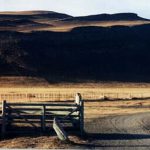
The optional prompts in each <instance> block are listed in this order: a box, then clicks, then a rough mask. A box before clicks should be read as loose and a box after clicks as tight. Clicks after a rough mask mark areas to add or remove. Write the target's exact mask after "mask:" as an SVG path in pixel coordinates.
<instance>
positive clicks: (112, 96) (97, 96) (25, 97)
mask: <svg viewBox="0 0 150 150" xmlns="http://www.w3.org/2000/svg"><path fill="white" fill-rule="evenodd" d="M75 94H76V93H73V92H60V91H56V92H49V93H7V94H4V93H1V94H0V101H2V100H7V101H10V102H11V101H12V102H35V101H62V100H65V101H66V100H74V95H75ZM81 95H82V97H83V99H86V100H116V99H118V100H122V99H144V98H150V93H101V92H83V93H81Z"/></svg>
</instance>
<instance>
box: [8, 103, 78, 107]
mask: <svg viewBox="0 0 150 150" xmlns="http://www.w3.org/2000/svg"><path fill="white" fill-rule="evenodd" d="M7 105H9V106H43V105H46V106H60V107H76V105H75V104H68V103H67V104H64V103H58V104H56V103H53V104H50V103H41V104H39V103H8V104H7Z"/></svg>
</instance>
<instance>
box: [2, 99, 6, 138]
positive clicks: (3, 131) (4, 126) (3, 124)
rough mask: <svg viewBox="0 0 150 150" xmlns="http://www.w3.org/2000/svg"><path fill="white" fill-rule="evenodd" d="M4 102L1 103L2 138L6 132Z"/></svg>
mask: <svg viewBox="0 0 150 150" xmlns="http://www.w3.org/2000/svg"><path fill="white" fill-rule="evenodd" d="M5 113H6V100H4V101H2V127H1V134H2V137H4V136H5V132H6V114H5Z"/></svg>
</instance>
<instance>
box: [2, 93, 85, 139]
mask: <svg viewBox="0 0 150 150" xmlns="http://www.w3.org/2000/svg"><path fill="white" fill-rule="evenodd" d="M54 118H58V119H59V121H60V123H61V124H63V125H64V127H67V126H70V125H71V126H72V127H73V128H76V129H79V131H80V133H81V134H83V132H84V101H83V100H82V98H81V94H79V93H77V94H76V96H75V102H74V103H70V102H65V103H64V102H57V103H56V102H48V103H10V102H7V101H6V100H4V101H3V103H2V128H1V133H2V135H3V136H4V135H5V133H6V131H7V127H8V126H10V125H11V124H14V123H17V124H18V123H19V124H30V125H32V126H33V127H37V126H40V128H41V130H42V131H43V132H45V131H46V130H47V129H48V128H49V127H50V126H52V122H53V120H54Z"/></svg>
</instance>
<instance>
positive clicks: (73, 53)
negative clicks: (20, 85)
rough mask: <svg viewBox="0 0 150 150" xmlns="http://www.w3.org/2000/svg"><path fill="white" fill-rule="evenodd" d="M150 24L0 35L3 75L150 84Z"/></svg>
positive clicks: (0, 69) (2, 33) (1, 69)
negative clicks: (144, 82) (146, 82)
mask: <svg viewBox="0 0 150 150" xmlns="http://www.w3.org/2000/svg"><path fill="white" fill-rule="evenodd" d="M149 36H150V25H142V26H136V27H122V26H116V27H111V28H99V27H82V28H76V29H74V30H72V31H70V32H64V33H63V32H61V33H59V32H33V33H17V32H0V74H1V75H34V76H35V75H36V76H44V77H45V78H47V79H48V80H49V81H50V82H59V81H85V80H96V81H97V80H110V81H111V80H113V81H114V80H121V81H150V65H149V64H150V38H149Z"/></svg>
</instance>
